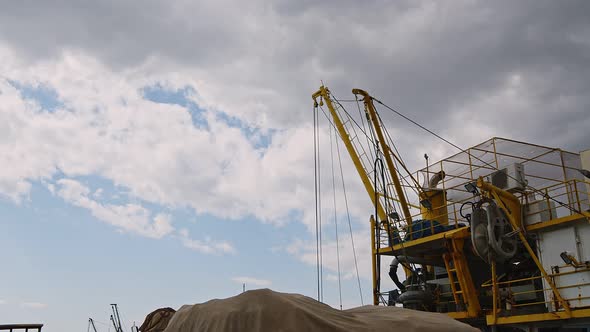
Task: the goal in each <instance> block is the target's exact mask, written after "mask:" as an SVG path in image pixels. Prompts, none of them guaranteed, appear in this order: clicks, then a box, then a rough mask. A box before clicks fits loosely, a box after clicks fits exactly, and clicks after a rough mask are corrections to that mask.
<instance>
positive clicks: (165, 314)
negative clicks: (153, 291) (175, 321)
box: [139, 308, 176, 332]
mask: <svg viewBox="0 0 590 332" xmlns="http://www.w3.org/2000/svg"><path fill="white" fill-rule="evenodd" d="M175 312H176V310H174V309H172V308H160V309H156V310H154V311H152V312H151V313H150V314H149V315H147V317H146V318H145V320H144V322H143V324H141V326H140V327H139V331H141V332H163V331H164V330H165V329H166V326H168V322H170V319H172V316H174V313H175Z"/></svg>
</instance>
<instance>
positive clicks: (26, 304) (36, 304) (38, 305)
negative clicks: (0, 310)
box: [21, 302, 47, 309]
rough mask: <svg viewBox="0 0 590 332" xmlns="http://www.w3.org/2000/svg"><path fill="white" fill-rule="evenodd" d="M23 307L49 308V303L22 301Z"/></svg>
mask: <svg viewBox="0 0 590 332" xmlns="http://www.w3.org/2000/svg"><path fill="white" fill-rule="evenodd" d="M21 307H23V308H29V309H45V308H47V304H46V303H41V302H22V303H21Z"/></svg>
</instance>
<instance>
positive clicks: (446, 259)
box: [443, 253, 461, 308]
mask: <svg viewBox="0 0 590 332" xmlns="http://www.w3.org/2000/svg"><path fill="white" fill-rule="evenodd" d="M449 256H450V255H449V254H448V253H446V254H444V255H443V260H444V262H445V268H446V269H447V276H448V277H449V284H450V286H451V292H452V293H453V299H454V300H455V304H456V305H457V308H458V307H459V305H460V304H461V302H460V301H459V293H457V285H455V277H453V274H454V272H456V271H457V270H455V269H452V268H451V258H450V257H449Z"/></svg>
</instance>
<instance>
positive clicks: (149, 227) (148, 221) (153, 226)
mask: <svg viewBox="0 0 590 332" xmlns="http://www.w3.org/2000/svg"><path fill="white" fill-rule="evenodd" d="M57 184H58V185H59V189H58V190H57V195H58V196H60V197H61V198H63V199H64V200H65V201H66V202H69V203H71V204H73V205H75V206H79V207H82V208H85V209H88V210H89V211H90V212H91V213H92V215H93V216H95V217H96V218H97V219H99V220H101V221H104V222H106V223H108V224H111V225H113V226H115V227H117V228H118V229H120V230H122V231H125V232H131V233H136V234H139V235H142V236H146V237H151V238H156V239H159V238H162V237H164V236H166V235H168V234H170V233H171V232H172V231H174V227H173V226H172V222H171V220H170V216H169V215H166V214H157V215H155V216H154V217H153V218H152V217H151V213H150V211H148V210H147V209H146V208H144V207H143V206H141V205H138V204H124V205H114V204H102V203H100V202H98V201H95V200H93V199H92V198H90V197H89V194H90V189H88V188H87V187H86V186H84V185H83V184H81V183H80V182H78V181H75V180H72V179H60V180H58V181H57Z"/></svg>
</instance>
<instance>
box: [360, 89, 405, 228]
mask: <svg viewBox="0 0 590 332" xmlns="http://www.w3.org/2000/svg"><path fill="white" fill-rule="evenodd" d="M352 93H353V94H355V95H362V96H363V102H364V103H365V110H366V111H367V114H369V118H370V120H371V122H373V129H374V130H375V133H376V134H377V139H378V140H379V143H380V144H381V146H382V148H383V155H384V156H385V162H386V163H387V168H388V169H389V173H390V175H391V179H392V180H393V186H394V187H395V191H396V193H397V197H398V199H399V203H400V205H401V208H402V212H403V213H404V218H405V220H406V223H407V224H408V226H411V225H412V214H411V213H410V209H409V207H408V202H407V200H406V196H405V194H404V191H403V189H402V185H401V183H400V181H399V177H398V176H397V171H396V168H395V165H394V164H393V160H392V159H391V155H393V151H391V149H390V148H389V146H388V145H387V143H386V141H385V137H384V136H383V131H382V130H381V123H379V118H378V117H377V112H376V111H375V105H373V98H372V97H371V96H370V95H369V94H368V93H367V92H366V91H364V90H361V89H353V90H352Z"/></svg>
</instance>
